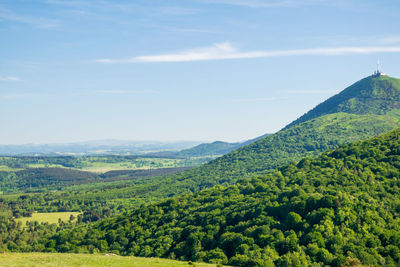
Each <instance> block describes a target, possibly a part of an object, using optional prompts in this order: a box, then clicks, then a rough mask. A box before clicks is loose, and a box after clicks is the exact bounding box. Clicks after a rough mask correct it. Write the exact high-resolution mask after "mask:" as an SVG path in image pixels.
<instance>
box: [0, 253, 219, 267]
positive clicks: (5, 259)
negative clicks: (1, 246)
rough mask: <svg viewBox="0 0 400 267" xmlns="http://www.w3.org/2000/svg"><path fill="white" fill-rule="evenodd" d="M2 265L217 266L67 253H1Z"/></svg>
mask: <svg viewBox="0 0 400 267" xmlns="http://www.w3.org/2000/svg"><path fill="white" fill-rule="evenodd" d="M0 265H1V266H4V267H14V266H41V267H50V266H57V267H73V266H85V267H89V266H115V267H125V266H126V267H128V266H137V267H141V266H143V267H147V266H148V267H150V266H155V267H164V266H165V267H168V266H181V267H185V266H198V267H206V266H210V267H211V266H216V265H215V264H206V263H191V262H184V261H175V260H168V259H159V258H139V257H130V256H126V257H122V256H117V255H114V254H105V255H100V254H67V253H0Z"/></svg>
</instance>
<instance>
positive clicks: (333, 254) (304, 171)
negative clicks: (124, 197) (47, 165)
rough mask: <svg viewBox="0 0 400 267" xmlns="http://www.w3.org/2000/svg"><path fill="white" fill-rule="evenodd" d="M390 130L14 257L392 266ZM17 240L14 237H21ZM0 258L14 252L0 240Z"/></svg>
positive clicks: (394, 161)
mask: <svg viewBox="0 0 400 267" xmlns="http://www.w3.org/2000/svg"><path fill="white" fill-rule="evenodd" d="M399 178H400V130H395V131H392V132H390V133H387V134H384V135H382V136H379V137H375V138H372V139H368V140H366V141H362V142H357V143H352V144H346V145H343V146H341V147H340V148H338V149H336V150H334V151H329V152H325V153H323V154H322V155H320V156H318V157H317V158H314V159H312V158H304V159H302V160H301V161H300V162H298V163H297V164H289V165H286V166H284V167H281V168H279V169H277V170H275V171H274V172H271V173H269V174H266V175H262V176H258V177H255V178H253V179H251V180H240V181H239V182H238V183H237V184H234V185H230V186H227V187H222V186H217V187H214V188H211V189H207V190H203V191H201V192H199V193H195V194H187V195H184V196H179V197H175V198H170V199H167V200H164V201H162V202H160V203H157V204H153V205H148V206H142V207H140V208H138V209H135V210H133V211H131V212H126V213H125V214H123V215H120V216H117V217H114V218H109V219H104V220H102V221H100V222H97V223H94V224H89V225H81V226H79V227H76V228H73V229H66V230H63V231H59V232H58V233H56V234H54V235H52V236H51V235H47V236H46V235H43V236H45V238H41V239H39V240H37V241H36V242H33V243H31V240H30V239H29V234H26V240H22V241H21V240H20V241H19V242H20V243H19V244H20V245H19V246H18V247H20V248H21V247H24V248H25V249H26V250H42V251H59V252H94V251H100V252H113V253H117V254H121V255H136V256H145V257H168V258H177V259H185V260H192V261H206V262H221V263H227V264H230V265H235V266H271V265H272V264H275V265H277V266H307V265H309V264H310V263H318V264H325V265H331V266H342V265H346V264H347V266H350V265H357V264H360V263H362V264H365V265H386V266H398V265H399V264H400V241H399V240H400V227H399V225H400V221H399V220H400V219H399V214H400V197H399V196H400V182H399ZM21 236H24V235H23V234H21ZM2 238H3V239H2V242H3V248H4V247H6V248H7V247H8V248H11V249H13V248H14V249H15V246H13V243H14V242H17V241H14V240H13V239H12V238H9V237H7V236H6V237H4V236H3V237H2Z"/></svg>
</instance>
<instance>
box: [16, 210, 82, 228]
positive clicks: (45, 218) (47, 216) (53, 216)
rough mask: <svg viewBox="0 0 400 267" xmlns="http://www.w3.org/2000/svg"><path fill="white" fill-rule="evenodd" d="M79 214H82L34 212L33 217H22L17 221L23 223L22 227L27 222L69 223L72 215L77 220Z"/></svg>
mask: <svg viewBox="0 0 400 267" xmlns="http://www.w3.org/2000/svg"><path fill="white" fill-rule="evenodd" d="M79 214H80V213H79V212H49V213H37V212H34V213H32V217H21V218H18V219H16V221H19V222H21V223H22V225H25V224H26V222H27V221H29V222H34V221H37V222H39V223H42V222H47V223H58V219H61V220H62V221H64V222H67V221H69V218H70V216H71V215H74V217H75V219H74V220H76V217H78V215H79Z"/></svg>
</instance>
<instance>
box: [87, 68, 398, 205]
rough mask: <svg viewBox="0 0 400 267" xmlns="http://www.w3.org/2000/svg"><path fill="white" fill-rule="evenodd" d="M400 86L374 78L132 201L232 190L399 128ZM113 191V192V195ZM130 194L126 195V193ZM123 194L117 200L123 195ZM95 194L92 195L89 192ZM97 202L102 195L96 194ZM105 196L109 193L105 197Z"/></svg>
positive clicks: (153, 185) (138, 190) (137, 192)
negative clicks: (227, 187) (241, 181)
mask: <svg viewBox="0 0 400 267" xmlns="http://www.w3.org/2000/svg"><path fill="white" fill-rule="evenodd" d="M399 102H400V80H399V79H396V78H391V77H388V76H378V75H373V76H369V77H367V78H364V79H362V80H361V81H358V82H356V83H355V84H353V85H351V86H350V87H348V88H347V89H345V90H344V91H343V92H341V93H339V94H338V95H336V96H333V97H331V98H329V99H328V100H326V101H325V102H323V103H321V104H320V105H318V106H317V107H316V108H315V109H313V110H312V111H310V112H309V113H307V114H305V115H304V116H302V117H300V118H299V119H298V120H296V121H294V122H293V123H292V124H290V125H289V126H287V127H285V128H284V129H282V130H281V131H279V132H277V133H275V134H271V135H268V136H265V137H263V138H261V139H259V140H257V141H255V142H253V143H251V144H249V145H246V146H244V147H241V148H239V149H237V150H234V151H232V152H230V153H228V154H226V155H224V156H222V157H219V158H217V159H215V160H213V161H211V162H209V163H206V164H204V165H202V166H200V167H198V168H194V169H191V170H188V171H185V172H181V173H177V174H173V175H167V176H164V177H162V178H157V179H156V180H152V179H148V180H146V181H144V180H143V182H142V183H141V185H140V187H131V188H130V190H129V192H130V194H131V196H133V195H134V196H135V197H136V198H140V199H154V197H156V198H158V199H160V198H164V197H167V196H172V195H177V194H181V193H188V192H197V191H200V190H202V189H205V188H209V187H212V186H214V185H218V184H232V183H234V182H236V181H237V180H238V179H241V178H243V177H253V176H255V175H258V174H262V173H266V172H268V171H270V170H272V169H274V168H277V167H279V166H282V165H285V164H288V163H290V162H296V161H298V160H300V159H301V158H303V157H306V156H309V157H315V156H317V155H319V154H321V153H322V152H323V151H326V150H329V149H335V148H337V147H338V146H340V145H342V144H345V143H350V142H356V141H360V140H364V139H366V138H369V137H372V136H376V135H379V134H382V133H384V132H387V131H390V130H393V129H396V128H397V127H400V106H399ZM112 190H114V189H112ZM123 190H125V191H127V189H126V188H125V189H123ZM119 191H120V190H119V189H115V190H114V191H113V195H121V194H119ZM88 194H91V192H88ZM95 194H97V196H98V197H100V195H99V191H97V193H95ZM101 195H102V196H105V194H104V193H101ZM111 197H112V196H111Z"/></svg>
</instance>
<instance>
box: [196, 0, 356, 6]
mask: <svg viewBox="0 0 400 267" xmlns="http://www.w3.org/2000/svg"><path fill="white" fill-rule="evenodd" d="M198 1H199V2H202V3H207V4H222V5H232V6H241V7H249V8H294V7H299V6H315V5H329V6H343V5H344V4H346V2H347V3H348V2H349V0H346V1H343V0H336V1H329V0H302V1H299V0H198Z"/></svg>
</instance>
